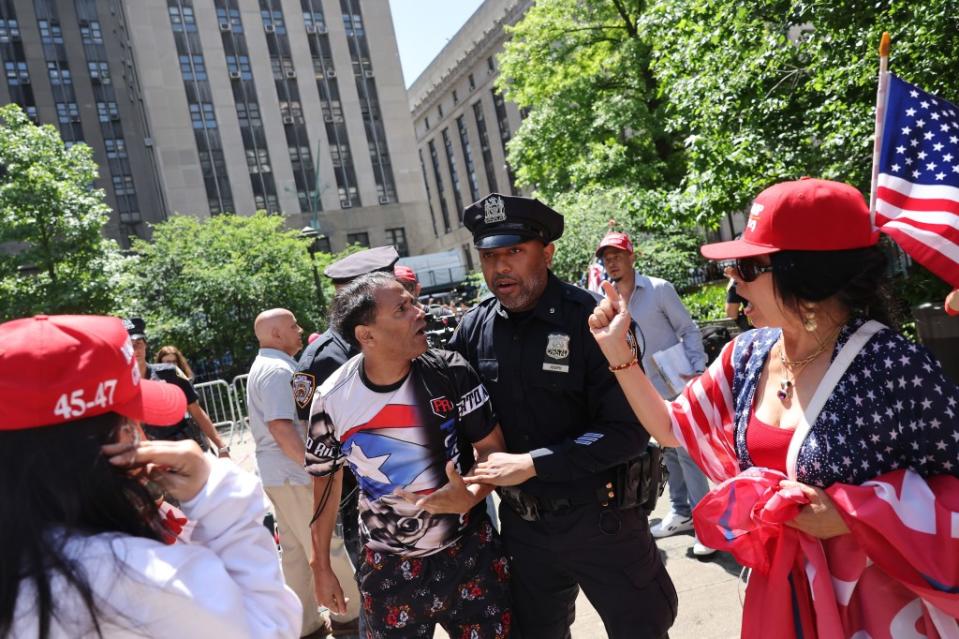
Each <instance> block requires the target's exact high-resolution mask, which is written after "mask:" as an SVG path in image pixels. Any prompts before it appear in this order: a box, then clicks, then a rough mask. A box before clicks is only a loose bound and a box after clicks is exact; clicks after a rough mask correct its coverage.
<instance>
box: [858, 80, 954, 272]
mask: <svg viewBox="0 0 959 639" xmlns="http://www.w3.org/2000/svg"><path fill="white" fill-rule="evenodd" d="M879 124H880V126H881V130H880V132H879V133H881V143H880V151H879V157H878V175H877V177H876V182H875V184H874V185H873V189H874V192H875V198H874V201H875V223H876V226H877V227H879V229H880V230H881V231H882V232H883V233H885V234H887V235H889V236H890V237H891V238H892V239H894V240H895V241H896V243H897V244H899V246H900V247H901V248H902V249H903V250H904V251H905V252H906V253H908V254H909V255H910V256H911V257H912V258H913V259H914V260H916V261H917V262H919V263H920V264H922V265H923V266H925V267H926V268H928V269H929V270H930V271H932V272H933V273H935V274H936V275H938V276H939V277H941V278H942V279H943V280H945V281H946V282H948V283H949V284H950V285H952V286H953V287H954V288H959V107H956V106H955V105H953V104H950V103H949V102H947V101H945V100H943V99H942V98H938V97H936V96H934V95H932V94H929V93H927V92H925V91H923V90H922V89H920V88H918V87H916V86H913V85H911V84H909V83H908V82H905V81H903V80H901V79H900V78H898V77H896V76H895V75H893V74H891V73H890V74H888V92H887V94H886V100H885V116H884V117H883V118H882V120H881V121H880V123H879Z"/></svg>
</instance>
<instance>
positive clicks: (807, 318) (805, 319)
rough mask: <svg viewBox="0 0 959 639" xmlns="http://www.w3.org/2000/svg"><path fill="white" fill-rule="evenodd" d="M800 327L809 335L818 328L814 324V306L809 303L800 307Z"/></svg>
mask: <svg viewBox="0 0 959 639" xmlns="http://www.w3.org/2000/svg"><path fill="white" fill-rule="evenodd" d="M802 326H803V328H804V329H806V331H807V332H809V333H812V332H815V330H816V329H817V328H818V327H819V325H818V324H817V323H816V305H815V304H812V303H810V304H803V305H802Z"/></svg>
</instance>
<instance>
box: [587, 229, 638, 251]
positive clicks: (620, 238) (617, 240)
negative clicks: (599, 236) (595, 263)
mask: <svg viewBox="0 0 959 639" xmlns="http://www.w3.org/2000/svg"><path fill="white" fill-rule="evenodd" d="M610 246H612V247H613V248H618V249H622V250H624V251H626V252H627V253H632V252H633V242H632V241H631V240H630V239H629V236H628V235H626V234H625V233H620V232H619V231H610V232H609V233H607V234H606V236H605V237H604V238H603V241H602V242H600V243H599V248H597V249H596V257H602V255H603V249H605V248H608V247H610Z"/></svg>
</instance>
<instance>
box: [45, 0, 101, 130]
mask: <svg viewBox="0 0 959 639" xmlns="http://www.w3.org/2000/svg"><path fill="white" fill-rule="evenodd" d="M33 7H34V12H35V13H36V17H37V29H38V30H39V32H40V42H41V44H42V47H41V48H42V49H43V58H44V60H45V61H46V63H47V76H48V78H49V79H50V89H51V91H52V93H53V102H54V104H55V105H56V108H57V116H58V117H57V120H58V124H59V127H60V137H62V138H63V141H64V142H66V143H68V144H72V143H74V142H82V141H83V140H84V135H83V127H82V125H81V124H80V118H79V117H77V118H70V117H67V118H62V117H60V113H61V111H62V110H63V109H64V108H68V105H70V104H75V103H77V96H76V92H75V91H74V87H73V74H72V73H71V70H70V61H69V60H68V59H67V50H66V48H65V47H64V46H63V30H62V29H61V27H60V15H59V12H58V9H57V3H56V2H55V1H54V0H34V3H33ZM91 79H92V80H93V81H94V82H97V80H98V78H97V77H96V76H91ZM107 82H109V76H108V77H107Z"/></svg>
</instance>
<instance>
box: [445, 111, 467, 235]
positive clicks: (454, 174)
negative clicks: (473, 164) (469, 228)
mask: <svg viewBox="0 0 959 639" xmlns="http://www.w3.org/2000/svg"><path fill="white" fill-rule="evenodd" d="M443 148H444V149H445V150H446V166H447V168H448V169H449V171H450V186H451V187H452V189H453V201H454V202H455V203H456V219H457V220H459V219H460V216H461V214H462V212H463V194H462V193H461V192H460V176H459V172H458V171H457V170H456V157H455V156H454V155H453V141H452V140H451V139H450V130H449V129H443Z"/></svg>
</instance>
